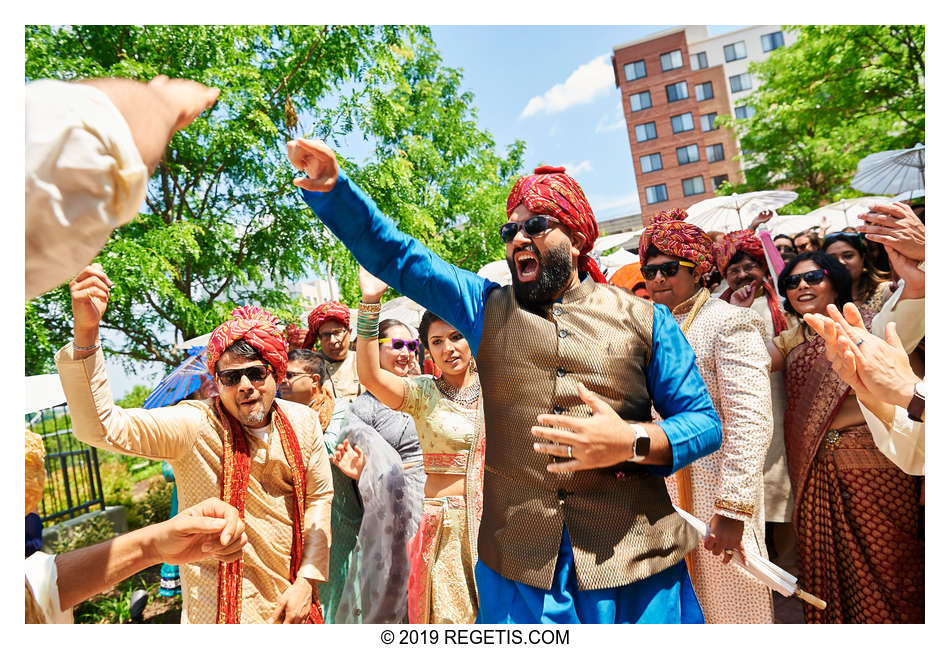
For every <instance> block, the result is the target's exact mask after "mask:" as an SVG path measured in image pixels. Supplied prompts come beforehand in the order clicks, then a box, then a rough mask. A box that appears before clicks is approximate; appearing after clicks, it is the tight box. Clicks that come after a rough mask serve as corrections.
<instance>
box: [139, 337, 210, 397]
mask: <svg viewBox="0 0 950 649" xmlns="http://www.w3.org/2000/svg"><path fill="white" fill-rule="evenodd" d="M207 349H208V348H207V347H192V348H191V349H189V350H188V358H186V359H185V362H184V363H182V364H181V365H179V366H178V367H176V368H175V369H173V370H172V371H171V373H169V375H168V376H166V377H165V378H164V379H162V382H161V383H159V384H158V385H157V386H156V387H155V389H154V390H152V392H151V394H149V395H148V397H146V398H145V405H144V406H143V408H161V407H162V406H170V405H172V404H175V403H178V402H179V401H181V400H182V399H184V398H185V397H187V396H188V395H189V394H191V393H192V392H194V391H196V390H198V389H199V388H200V387H201V384H202V382H203V381H210V380H211V375H210V374H209V373H208V354H207Z"/></svg>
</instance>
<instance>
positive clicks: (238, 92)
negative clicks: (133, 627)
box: [26, 26, 522, 367]
mask: <svg viewBox="0 0 950 649" xmlns="http://www.w3.org/2000/svg"><path fill="white" fill-rule="evenodd" d="M157 74H166V75H168V76H170V77H176V76H181V77H187V78H191V79H195V80H197V81H201V82H202V83H206V84H208V85H213V86H217V87H219V88H221V91H222V92H221V97H220V98H219V100H218V103H217V105H216V106H215V108H214V109H213V110H212V111H209V112H210V114H206V115H203V116H202V117H200V118H199V119H198V120H196V121H195V122H194V123H193V124H192V125H191V126H190V127H189V128H188V129H186V130H185V131H182V132H179V133H178V134H176V135H175V137H174V138H173V139H172V142H171V144H170V145H169V148H168V151H167V152H166V155H165V159H164V160H163V162H162V163H161V164H160V165H159V167H158V169H157V170H156V173H155V175H154V176H153V177H152V179H151V181H150V183H149V189H148V195H147V200H146V207H145V210H144V211H143V212H142V213H141V214H140V215H139V216H138V217H137V218H136V219H135V220H134V221H133V222H132V223H130V224H129V225H127V226H125V227H123V228H121V229H119V230H117V231H116V232H115V233H113V236H112V237H111V239H110V241H109V242H108V244H107V245H106V247H105V249H104V250H103V251H102V253H101V254H100V255H99V256H98V258H97V261H98V262H99V263H101V264H102V265H103V267H104V268H105V270H106V272H107V273H108V274H109V275H110V276H111V277H112V279H113V281H114V282H115V285H114V287H113V290H112V296H111V300H110V305H109V310H108V311H107V313H106V316H105V319H104V320H103V324H102V331H103V334H104V340H103V343H104V344H103V347H104V350H105V351H107V352H111V353H113V354H118V355H121V358H122V359H123V361H124V363H125V364H126V365H127V366H129V367H131V366H132V365H134V363H135V361H159V362H163V363H165V364H168V365H174V364H177V363H178V362H180V360H181V358H182V356H183V352H180V351H178V350H175V349H174V344H175V343H176V342H178V341H180V340H183V339H187V338H190V337H193V336H197V335H200V334H203V333H206V332H207V331H209V330H211V329H212V328H213V327H214V326H215V325H216V324H218V323H220V322H221V321H222V320H224V319H225V318H226V317H227V315H228V313H229V311H230V310H231V309H232V308H233V307H234V306H235V305H236V304H243V303H252V304H260V305H263V306H266V307H267V308H268V309H270V310H272V311H273V312H274V313H275V314H277V315H278V316H279V317H282V318H284V319H287V320H289V319H291V318H294V317H295V316H296V315H297V313H296V312H297V311H298V310H299V306H298V305H297V304H296V303H295V302H294V301H293V300H292V299H291V298H290V297H289V295H288V294H287V293H286V291H285V289H284V285H285V283H286V282H288V281H298V280H300V279H302V278H304V277H307V276H309V275H312V274H313V273H315V272H316V273H321V272H322V271H325V270H332V271H333V272H334V273H336V272H338V271H339V272H340V275H341V277H340V278H341V280H342V283H343V285H344V287H345V288H346V293H345V294H346V295H347V297H349V298H352V297H354V296H355V294H356V293H355V291H356V282H355V266H354V265H353V263H352V260H351V257H350V256H349V254H348V253H347V252H346V251H345V249H343V248H342V246H341V245H340V244H339V242H337V241H336V240H335V239H334V238H333V237H332V236H330V235H329V233H328V231H327V230H326V229H325V228H324V227H323V225H322V224H321V223H320V222H319V221H318V220H317V219H316V218H314V217H313V215H312V214H311V212H310V210H309V209H308V208H307V207H306V205H304V204H303V202H302V201H301V199H300V197H299V195H298V194H297V192H296V190H295V188H294V187H293V185H292V184H291V179H292V177H293V175H294V173H293V169H292V168H291V166H290V165H289V164H288V163H287V161H286V157H285V150H286V149H285V143H286V141H287V140H289V139H293V138H294V137H320V138H323V139H326V140H327V141H328V142H330V143H331V145H335V146H337V147H338V148H339V143H340V142H341V141H342V140H343V138H344V137H345V136H346V135H347V134H348V133H350V132H352V131H354V130H356V131H358V132H360V133H362V134H363V135H364V138H367V139H369V140H370V141H371V142H372V146H373V147H374V149H373V151H374V154H375V156H374V157H373V159H371V160H369V161H368V162H366V163H364V164H357V161H356V160H345V161H344V162H343V164H344V167H345V168H346V169H347V170H348V171H350V172H352V173H353V176H354V177H355V178H356V179H357V180H358V182H360V183H361V184H364V185H365V187H366V189H367V190H369V191H370V192H371V193H372V194H373V195H374V197H375V198H376V199H377V200H379V201H380V203H381V206H383V208H384V209H385V210H386V211H387V213H389V214H391V215H393V217H394V218H396V219H397V221H399V223H400V225H401V226H402V227H403V228H404V229H406V230H407V231H408V232H410V233H411V234H413V235H415V236H418V237H420V238H421V239H423V240H425V241H427V242H428V243H430V245H433V247H435V248H436V249H437V250H439V251H440V252H443V253H444V254H446V256H447V257H449V258H450V259H452V260H453V261H458V262H460V263H463V264H465V265H467V266H468V267H474V266H476V265H477V264H478V262H479V261H481V260H483V259H487V258H488V257H490V256H492V255H497V254H498V250H496V249H495V247H493V244H491V243H487V244H484V245H481V244H480V240H481V239H486V240H489V241H491V240H493V238H492V237H490V236H485V235H486V234H487V233H488V230H491V229H493V228H494V227H495V226H496V225H497V216H498V213H499V209H500V207H501V206H503V199H502V200H501V201H498V200H497V196H499V195H500V194H501V192H502V191H503V189H504V187H505V186H506V184H507V183H508V179H509V178H510V177H511V175H512V174H513V173H514V171H515V170H516V168H517V167H518V166H520V164H521V160H520V154H521V151H522V147H521V145H519V144H518V143H516V144H515V145H513V146H512V147H511V148H510V150H509V155H508V156H507V157H506V158H504V159H503V158H501V157H499V156H498V155H496V154H495V153H494V148H495V147H494V142H493V141H492V140H491V138H490V136H489V135H488V134H487V133H484V132H482V131H479V130H478V128H477V126H476V125H475V119H474V114H475V113H474V109H473V108H472V97H471V96H470V95H469V94H467V93H460V92H459V81H460V74H459V73H458V72H457V71H455V70H450V69H448V68H446V67H444V66H443V65H442V62H441V59H440V57H439V55H438V52H437V51H436V50H435V49H434V46H433V45H432V41H431V36H430V34H429V31H428V29H426V28H421V27H372V26H292V27H284V26H105V27H103V26H70V27H62V28H53V27H47V26H28V27H27V28H26V77H27V79H37V78H44V77H47V78H63V79H70V78H77V77H92V76H122V77H130V78H135V79H139V80H147V79H150V78H152V77H153V76H155V75H157ZM406 102H417V103H415V104H411V103H406ZM482 192H484V193H485V196H484V197H483V196H481V193H482ZM473 193H474V194H479V195H477V196H476V195H473ZM492 201H494V203H493V204H492ZM450 211H451V212H450ZM450 213H451V214H452V215H453V217H454V218H456V219H457V221H452V220H451V219H452V218H453V217H450V216H447V215H449V214H450ZM461 222H465V223H467V225H466V226H465V227H460V228H459V229H457V230H451V229H448V230H446V231H443V228H444V226H445V225H446V224H449V225H459V224H460V223H461ZM494 239H497V236H496V237H494ZM476 241H479V244H477V245H476V244H475V243H474V242H476ZM479 246H481V247H479ZM462 250H465V253H462V252H460V251H462ZM471 251H474V252H471ZM469 252H471V254H470V255H469V256H468V257H465V255H466V254H468V253H469ZM31 308H32V309H33V311H34V316H33V317H34V319H35V320H36V321H37V323H39V324H40V325H41V326H37V325H34V327H33V329H32V330H31V329H30V326H29V324H28V327H27V336H28V338H29V336H30V335H35V331H36V330H37V329H38V328H42V329H45V332H46V335H47V338H48V339H49V340H50V341H51V342H52V343H55V344H60V343H62V342H64V341H65V340H68V338H69V336H70V331H69V325H70V322H71V318H70V317H69V296H68V290H67V289H66V287H61V288H60V289H57V290H56V291H53V292H51V293H48V294H46V295H44V296H41V297H40V298H38V299H37V300H35V301H34V303H33V305H32V307H31ZM112 334H118V335H112ZM29 345H30V341H29V340H28V341H27V347H28V348H29ZM37 353H38V354H39V353H41V352H40V351H38V352H37Z"/></svg>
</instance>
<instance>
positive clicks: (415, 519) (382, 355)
mask: <svg viewBox="0 0 950 649" xmlns="http://www.w3.org/2000/svg"><path fill="white" fill-rule="evenodd" d="M377 317H378V314H377ZM379 336H380V338H381V341H380V343H381V344H379V345H378V352H377V355H376V357H375V359H374V361H373V362H374V363H375V366H376V367H377V368H378V371H382V372H385V373H387V374H388V375H391V376H396V377H405V376H407V375H408V374H409V371H410V368H411V366H412V362H411V359H412V356H413V351H414V349H415V347H416V341H415V340H413V339H412V334H411V333H410V332H409V328H408V327H406V325H404V324H403V323H402V322H400V321H398V320H393V319H387V320H383V321H382V322H380V323H379ZM383 341H385V342H383ZM407 343H408V344H407ZM359 365H360V362H359V360H357V367H358V368H359ZM363 365H365V363H363ZM359 371H360V372H361V373H362V372H364V371H365V367H363V368H359ZM364 387H365V388H366V391H364V392H363V393H362V394H361V395H360V396H358V397H357V398H356V399H354V400H353V403H352V404H351V405H350V411H349V413H347V417H346V421H345V422H344V424H343V431H342V434H341V439H343V440H344V442H343V443H342V444H340V445H339V446H338V447H337V451H336V453H335V454H334V455H333V457H331V462H333V463H334V464H335V465H336V466H337V467H338V468H339V469H340V471H341V472H342V473H343V474H344V475H346V476H348V477H350V478H352V479H353V480H356V481H357V485H358V489H359V495H360V500H361V501H362V503H363V518H362V522H361V524H360V528H359V533H358V536H357V547H358V560H356V561H354V562H352V563H351V565H350V572H349V573H348V574H347V577H346V584H345V585H344V587H343V593H342V595H341V596H340V603H339V605H338V606H337V609H336V615H335V618H334V622H336V623H341V624H353V623H367V624H370V623H372V624H393V623H402V622H406V621H407V619H408V617H407V615H408V598H407V592H406V583H407V581H408V580H409V571H410V566H409V557H408V556H407V554H406V551H405V548H406V546H407V545H408V544H409V541H410V540H411V539H412V537H413V536H414V535H415V533H416V530H417V529H418V527H419V518H420V516H421V514H422V500H423V498H424V495H423V488H424V485H425V478H426V476H425V472H424V470H423V467H422V451H421V450H420V448H419V439H418V437H417V436H416V426H415V422H414V421H413V419H412V417H410V416H409V415H407V414H405V413H402V412H398V411H396V410H393V409H392V408H390V407H389V405H387V403H386V402H384V400H383V399H381V398H380V396H379V391H378V389H373V388H372V387H370V386H369V385H366V384H364ZM354 566H355V568H354Z"/></svg>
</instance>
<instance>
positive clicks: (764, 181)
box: [717, 25, 924, 213]
mask: <svg viewBox="0 0 950 649" xmlns="http://www.w3.org/2000/svg"><path fill="white" fill-rule="evenodd" d="M788 29H797V30H798V40H797V41H796V42H795V43H793V44H792V45H789V46H787V47H783V48H781V49H778V50H776V51H774V52H772V53H771V55H770V56H769V58H767V59H765V60H764V61H760V62H756V63H751V64H750V66H749V69H750V71H751V72H752V74H754V75H756V76H757V77H758V78H759V79H760V80H761V81H762V85H761V86H760V87H758V88H757V89H756V90H755V91H754V92H753V93H752V94H751V96H750V97H749V99H748V101H746V102H745V103H746V105H747V106H751V107H752V108H753V110H754V114H753V115H752V116H751V117H749V118H746V119H742V120H737V119H735V118H733V117H729V116H724V117H720V118H719V119H718V120H717V122H718V123H720V124H722V125H724V126H727V127H731V128H736V129H737V133H738V135H739V137H740V142H741V148H742V150H743V158H744V159H745V161H746V162H747V164H749V166H748V167H747V168H746V169H745V183H741V184H736V185H732V184H729V185H724V186H722V187H720V188H719V191H718V192H717V193H718V194H720V195H724V194H729V193H732V192H733V191H740V192H741V191H755V190H760V189H774V188H789V189H793V190H795V191H797V192H798V193H799V198H798V200H797V201H796V202H795V203H793V204H791V205H789V206H787V207H786V208H784V209H783V210H782V212H785V213H800V212H802V211H807V210H809V209H813V208H816V207H818V206H819V205H820V204H823V203H825V202H827V201H834V200H838V199H840V198H846V197H850V196H859V195H861V193H860V192H857V191H855V190H853V189H851V188H850V187H849V186H848V184H849V183H850V181H851V178H852V177H853V176H854V173H855V171H856V169H857V164H858V161H859V160H860V159H861V158H863V157H864V156H866V155H868V154H870V153H875V152H877V151H884V150H888V149H900V148H908V147H912V146H914V145H915V144H916V143H918V142H923V141H924V28H923V26H920V25H829V26H822V25H806V26H798V27H787V28H786V30H788Z"/></svg>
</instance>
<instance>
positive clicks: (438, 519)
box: [356, 268, 485, 624]
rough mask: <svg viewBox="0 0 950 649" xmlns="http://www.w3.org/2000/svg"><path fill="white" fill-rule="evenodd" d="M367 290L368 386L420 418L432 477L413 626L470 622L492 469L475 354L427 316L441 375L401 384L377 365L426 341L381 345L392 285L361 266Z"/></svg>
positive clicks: (360, 332)
mask: <svg viewBox="0 0 950 649" xmlns="http://www.w3.org/2000/svg"><path fill="white" fill-rule="evenodd" d="M360 288H361V289H362V291H363V300H362V301H361V302H360V316H359V326H358V327H357V341H356V364H357V371H358V372H359V376H360V382H361V383H362V384H363V385H365V386H366V388H367V389H368V390H369V391H370V392H372V393H373V394H375V395H376V396H377V398H378V399H379V400H380V401H382V402H383V403H384V404H386V405H388V406H390V407H392V408H394V409H396V410H399V411H401V412H405V413H408V414H410V415H412V418H413V419H414V420H415V422H416V432H417V434H418V436H419V444H420V446H421V447H422V457H423V464H424V466H425V472H426V484H425V500H424V503H423V509H422V519H421V521H420V522H419V531H418V532H417V533H416V536H415V537H414V538H413V539H412V541H411V542H410V543H409V548H408V551H409V560H410V574H409V621H410V622H411V623H421V624H425V623H445V624H470V623H472V622H474V621H475V617H476V615H477V613H478V592H477V590H476V587H475V561H476V559H477V556H478V553H477V549H476V540H477V538H478V523H479V521H480V519H481V509H482V507H481V503H482V500H481V497H482V471H483V470H484V465H485V461H484V452H485V444H484V439H485V438H484V434H483V432H482V430H483V427H482V417H481V398H480V397H481V393H480V387H479V382H478V376H477V374H476V372H475V370H474V362H473V360H472V352H471V350H470V349H469V346H468V342H467V341H466V340H465V338H464V337H463V336H462V334H460V333H459V332H458V331H457V330H456V329H454V328H453V327H452V326H451V325H449V324H447V323H446V322H445V321H443V320H442V319H440V318H439V317H438V316H436V315H435V314H433V313H432V312H430V311H426V312H425V314H424V315H423V316H422V321H421V323H420V324H419V334H420V338H421V339H422V341H423V344H424V345H425V347H426V349H427V350H428V351H429V353H430V355H431V356H432V359H433V361H434V362H435V364H436V366H437V367H438V368H439V370H440V371H441V373H442V375H441V377H440V378H438V379H436V378H434V377H432V376H429V375H423V376H414V377H405V378H401V377H398V376H396V375H395V374H392V373H389V372H386V371H384V370H382V369H381V368H380V365H379V362H378V360H377V358H378V355H379V354H380V351H381V349H382V348H385V347H387V346H390V345H391V346H393V347H402V346H410V345H411V346H412V347H415V345H416V344H418V341H415V340H413V341H406V340H397V339H395V338H391V337H387V338H379V339H378V342H377V340H374V338H376V332H374V331H373V326H374V315H375V318H378V317H379V316H378V308H379V307H378V305H379V299H380V297H381V296H382V294H383V293H384V292H385V291H386V288H387V286H386V284H384V283H383V282H381V281H380V280H378V279H376V278H375V277H373V276H372V275H370V274H369V273H367V272H366V271H365V270H363V269H362V268H361V269H360ZM374 312H375V313H374Z"/></svg>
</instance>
